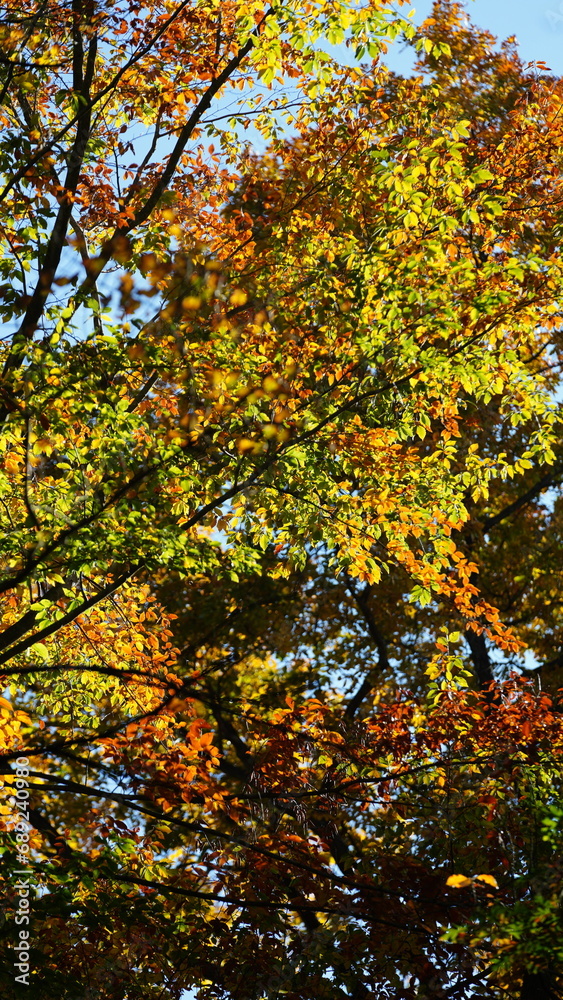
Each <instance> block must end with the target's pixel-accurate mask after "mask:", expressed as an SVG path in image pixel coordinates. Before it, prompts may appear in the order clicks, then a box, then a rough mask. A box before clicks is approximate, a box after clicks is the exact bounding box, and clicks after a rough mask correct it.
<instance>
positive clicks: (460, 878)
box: [446, 875, 471, 889]
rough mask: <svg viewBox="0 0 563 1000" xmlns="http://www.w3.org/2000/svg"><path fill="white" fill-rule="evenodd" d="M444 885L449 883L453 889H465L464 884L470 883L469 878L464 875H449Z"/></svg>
mask: <svg viewBox="0 0 563 1000" xmlns="http://www.w3.org/2000/svg"><path fill="white" fill-rule="evenodd" d="M446 885H451V887H452V888H453V889H465V887H466V886H468V885H471V879H470V878H467V876H466V875H450V877H449V879H448V880H447V882H446Z"/></svg>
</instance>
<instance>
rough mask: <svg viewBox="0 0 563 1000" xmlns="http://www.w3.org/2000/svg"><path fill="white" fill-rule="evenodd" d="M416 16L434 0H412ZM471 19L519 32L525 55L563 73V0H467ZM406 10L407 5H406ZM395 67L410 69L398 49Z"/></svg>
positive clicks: (502, 34)
mask: <svg viewBox="0 0 563 1000" xmlns="http://www.w3.org/2000/svg"><path fill="white" fill-rule="evenodd" d="M412 6H413V7H414V8H415V10H416V14H415V17H414V20H415V21H416V22H417V23H420V22H421V21H422V20H423V19H424V18H425V17H427V16H428V14H429V13H430V11H431V9H432V0H412ZM466 8H467V12H468V14H469V16H470V18H471V20H472V21H473V22H474V23H475V24H478V25H479V26H480V27H482V28H488V30H489V31H492V33H493V34H494V35H497V37H499V38H506V37H507V36H508V35H516V37H517V39H518V43H519V48H520V52H521V55H522V57H523V58H524V59H525V60H526V61H529V62H531V61H532V60H534V59H537V60H541V61H543V62H545V63H547V65H548V66H549V67H550V68H551V69H552V70H553V72H554V73H555V74H557V75H559V74H563V0H467V2H466ZM403 10H405V8H403ZM386 62H388V64H389V65H391V64H392V66H393V69H395V68H396V69H398V70H400V69H403V67H404V68H405V69H406V68H407V66H408V65H409V62H406V63H405V62H403V59H402V58H401V55H400V54H399V53H397V54H396V55H395V54H393V55H392V56H391V57H388V59H387V60H386Z"/></svg>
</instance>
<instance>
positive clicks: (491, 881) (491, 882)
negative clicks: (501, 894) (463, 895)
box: [475, 875, 498, 889]
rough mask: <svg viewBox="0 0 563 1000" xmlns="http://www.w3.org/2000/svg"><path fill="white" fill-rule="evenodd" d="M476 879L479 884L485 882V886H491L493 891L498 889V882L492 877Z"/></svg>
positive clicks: (477, 876)
mask: <svg viewBox="0 0 563 1000" xmlns="http://www.w3.org/2000/svg"><path fill="white" fill-rule="evenodd" d="M475 878H476V879H478V881H479V882H485V883H486V884H487V885H492V887H493V889H498V882H497V880H496V878H495V877H494V875H476V876H475Z"/></svg>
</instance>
